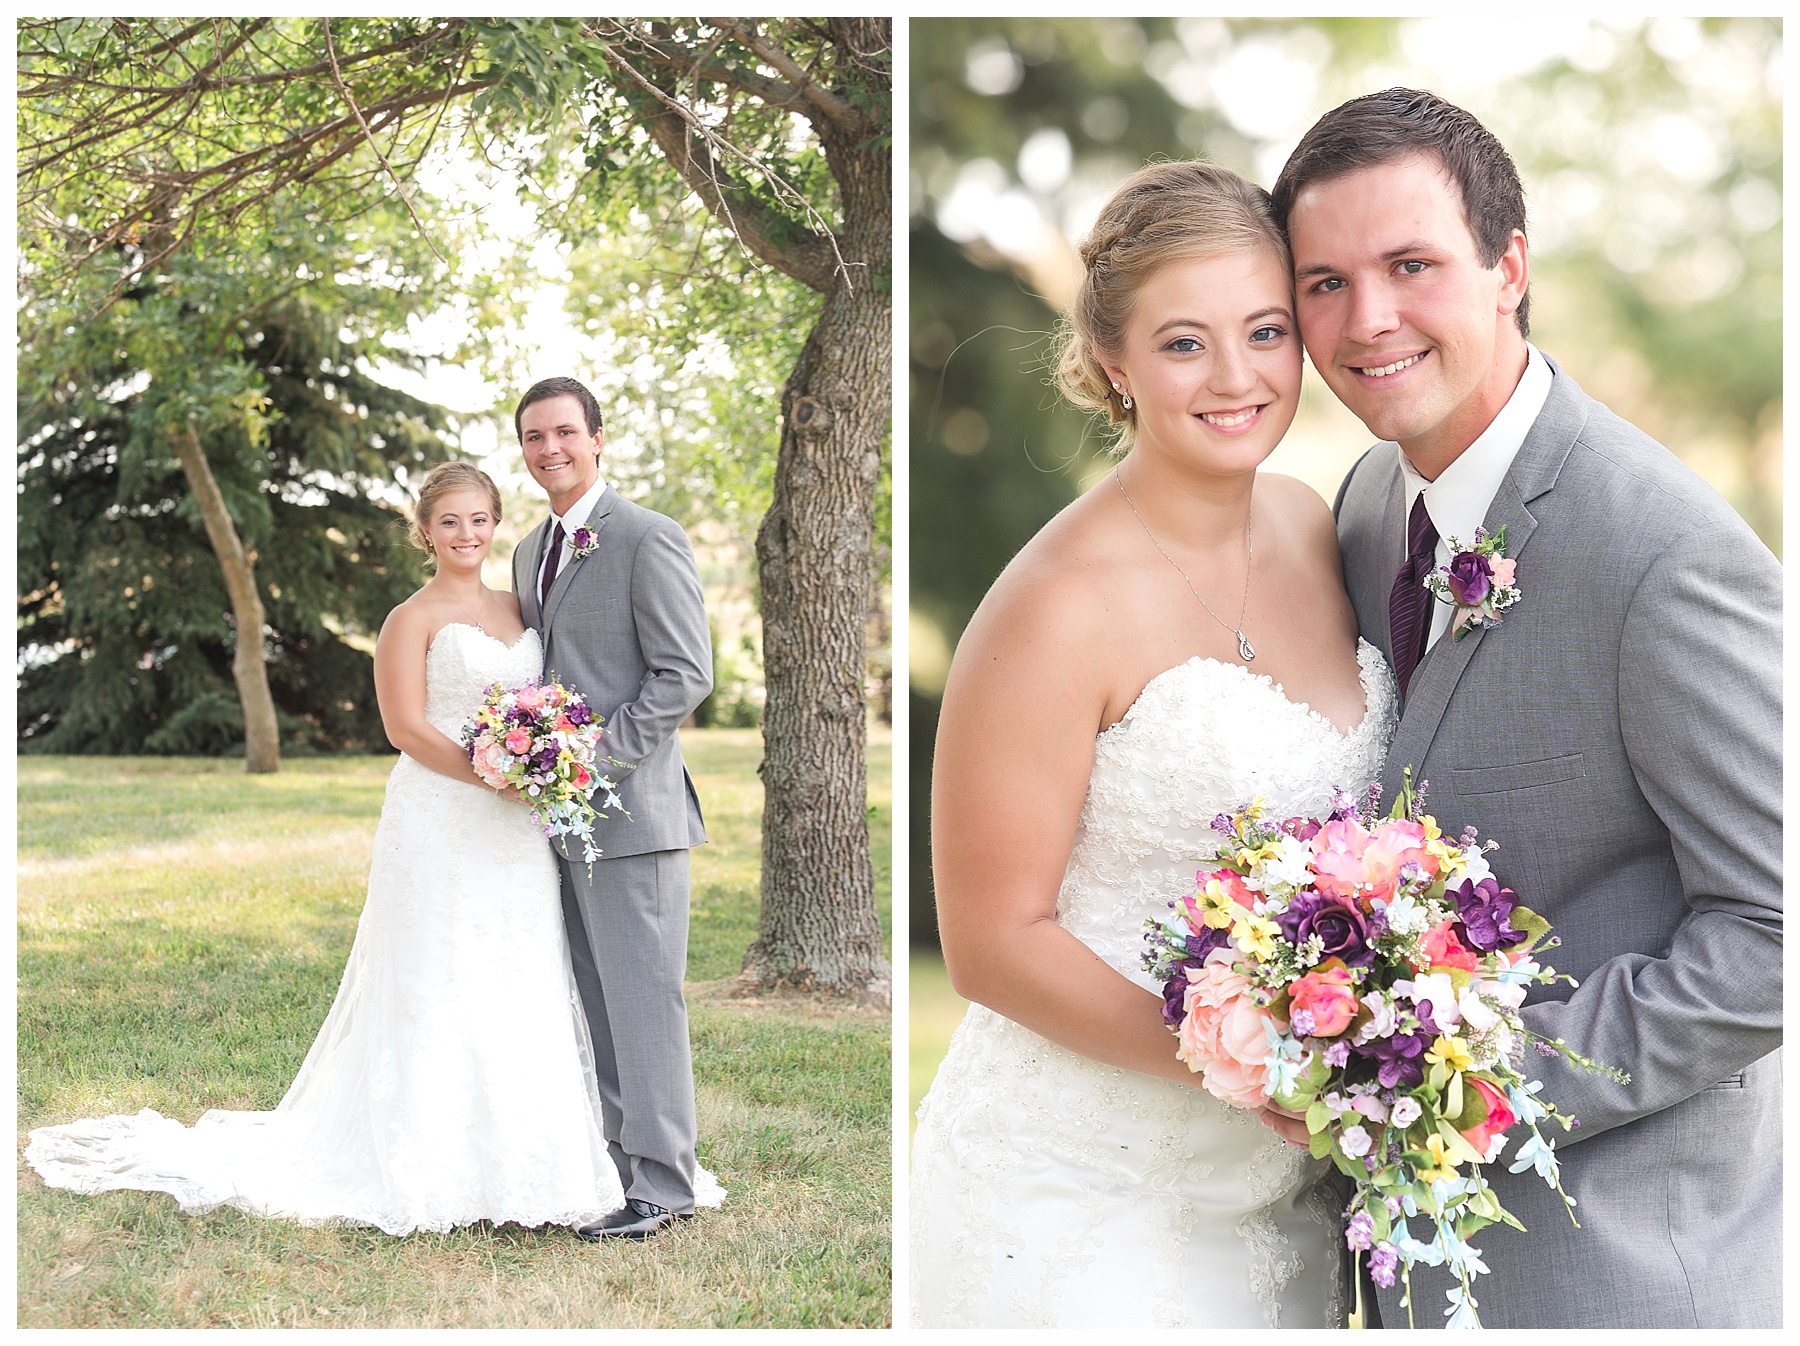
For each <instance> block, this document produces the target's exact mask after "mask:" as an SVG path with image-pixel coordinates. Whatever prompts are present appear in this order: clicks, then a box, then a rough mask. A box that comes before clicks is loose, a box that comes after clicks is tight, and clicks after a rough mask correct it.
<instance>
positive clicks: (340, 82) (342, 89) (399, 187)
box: [319, 19, 450, 266]
mask: <svg viewBox="0 0 1800 1346" xmlns="http://www.w3.org/2000/svg"><path fill="white" fill-rule="evenodd" d="M319 26H320V27H321V28H323V29H324V32H325V55H326V57H327V58H328V59H329V60H330V61H331V77H332V79H334V80H336V81H337V86H338V92H339V93H340V94H342V95H343V96H344V101H345V102H346V103H348V104H349V105H350V110H351V111H352V112H354V113H355V114H356V122H357V125H359V126H361V127H362V133H363V139H365V140H367V141H368V142H369V148H370V149H372V150H374V151H375V157H376V158H377V159H379V160H380V161H381V166H382V167H383V168H384V169H386V170H387V175H388V176H389V177H390V178H392V179H393V180H394V190H395V191H396V192H398V193H399V194H400V204H401V205H403V206H405V207H406V213H407V214H408V215H410V216H412V222H413V226H414V227H415V228H416V229H418V231H419V237H420V238H422V239H424V240H425V246H426V247H428V248H430V249H431V255H432V256H433V257H435V258H437V259H438V261H440V262H442V263H443V264H444V265H445V266H448V265H450V262H449V259H448V258H446V257H445V256H444V254H443V253H441V252H439V251H438V250H437V244H435V243H433V242H432V241H431V235H430V234H429V233H428V232H427V231H426V229H425V222H424V221H423V220H421V219H420V218H419V212H418V211H416V210H414V209H413V203H412V197H411V196H410V195H408V193H407V190H406V184H405V183H403V182H401V181H400V175H399V174H398V173H396V172H394V166H393V165H392V164H390V163H389V162H388V157H387V155H385V154H383V153H382V151H381V146H379V145H377V144H376V143H375V137H374V135H373V134H372V133H371V132H370V131H369V123H368V121H367V120H365V119H364V117H363V114H362V109H361V108H359V107H357V106H356V100H355V99H354V98H352V97H351V96H350V89H349V87H348V86H347V85H346V84H345V83H344V75H343V72H342V71H341V70H339V69H338V61H337V51H336V49H335V48H333V46H332V44H331V20H330V19H321V20H319Z"/></svg>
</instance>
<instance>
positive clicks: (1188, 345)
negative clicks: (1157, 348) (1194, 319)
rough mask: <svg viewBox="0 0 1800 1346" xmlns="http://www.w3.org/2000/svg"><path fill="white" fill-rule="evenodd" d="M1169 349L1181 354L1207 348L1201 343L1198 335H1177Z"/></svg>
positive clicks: (1191, 353) (1188, 353)
mask: <svg viewBox="0 0 1800 1346" xmlns="http://www.w3.org/2000/svg"><path fill="white" fill-rule="evenodd" d="M1168 349H1169V350H1172V351H1175V352H1176V353H1177V354H1180V355H1193V354H1194V353H1195V352H1197V351H1203V350H1205V349H1206V347H1204V346H1202V345H1201V344H1200V338H1198V337H1191V336H1183V337H1176V338H1175V339H1174V340H1173V341H1171V342H1170V343H1169V345H1168Z"/></svg>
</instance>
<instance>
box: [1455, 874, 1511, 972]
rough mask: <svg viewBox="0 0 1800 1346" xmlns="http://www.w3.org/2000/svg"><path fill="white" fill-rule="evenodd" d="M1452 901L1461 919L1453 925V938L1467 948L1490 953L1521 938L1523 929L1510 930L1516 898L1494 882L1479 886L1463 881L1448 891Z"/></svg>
mask: <svg viewBox="0 0 1800 1346" xmlns="http://www.w3.org/2000/svg"><path fill="white" fill-rule="evenodd" d="M1449 894H1450V896H1451V897H1453V898H1455V899H1456V911H1457V914H1458V915H1459V916H1461V917H1462V919H1461V920H1460V921H1458V922H1457V923H1456V926H1455V929H1456V937H1457V938H1458V939H1459V940H1461V941H1462V942H1463V944H1464V946H1466V947H1467V948H1471V949H1479V950H1480V951H1481V952H1482V953H1492V952H1493V951H1494V950H1495V949H1510V948H1512V946H1513V945H1515V944H1517V943H1519V942H1520V941H1521V940H1523V939H1524V938H1525V932H1524V931H1523V930H1514V929H1513V928H1512V913H1513V907H1514V906H1515V905H1516V904H1517V903H1518V896H1517V895H1516V894H1515V893H1514V892H1513V890H1512V889H1511V888H1502V887H1501V886H1500V884H1499V882H1498V880H1496V879H1493V878H1485V879H1483V880H1482V881H1481V882H1480V883H1479V884H1478V883H1476V882H1475V881H1474V880H1473V879H1465V880H1464V881H1463V885H1462V886H1461V887H1460V888H1452V889H1450V890H1449Z"/></svg>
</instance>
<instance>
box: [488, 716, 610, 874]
mask: <svg viewBox="0 0 1800 1346" xmlns="http://www.w3.org/2000/svg"><path fill="white" fill-rule="evenodd" d="M600 728H601V725H600V719H599V717H598V716H596V715H595V714H594V712H593V711H592V710H590V709H589V708H588V704H587V702H585V701H583V700H582V699H581V695H580V694H579V693H578V692H573V691H570V690H569V689H568V688H567V687H564V686H563V685H562V684H561V683H559V682H545V683H535V682H528V683H526V684H525V685H524V686H522V687H512V688H508V687H503V686H501V685H500V684H499V683H495V684H494V685H493V686H492V687H490V688H489V689H488V693H487V699H486V700H484V701H483V702H482V703H481V705H480V706H479V707H477V708H476V710H475V713H474V714H473V715H471V716H470V717H469V721H468V723H467V724H465V725H464V726H463V731H462V743H463V746H464V747H465V748H466V749H468V753H469V761H470V762H471V763H472V764H473V765H474V767H475V774H476V775H477V776H479V777H481V779H482V780H484V781H486V782H487V783H488V784H489V785H491V786H493V787H494V788H495V789H497V790H498V789H503V788H504V787H506V786H508V785H512V786H516V787H518V790H519V792H520V793H521V794H523V795H524V796H525V797H526V799H527V800H529V801H530V802H531V816H532V819H533V821H535V822H536V823H537V824H538V825H539V826H540V827H542V828H543V829H544V835H545V836H547V837H561V836H572V837H575V838H578V839H579V840H580V842H581V847H582V859H583V860H585V861H586V862H587V863H588V864H589V865H592V864H593V863H594V861H596V860H598V859H599V858H600V851H599V848H598V847H596V846H595V845H594V820H595V819H597V818H603V817H605V816H606V815H605V814H603V813H601V812H599V811H598V810H597V809H595V807H594V805H593V803H592V800H591V798H590V797H591V796H592V795H593V794H594V793H595V791H597V790H605V791H606V799H605V802H606V806H607V807H608V808H622V807H623V805H622V804H621V803H620V802H619V796H618V794H617V793H616V791H617V789H618V787H617V786H616V785H615V784H614V783H613V782H612V781H610V780H608V779H607V778H606V777H605V776H602V775H601V774H600V772H599V764H598V761H597V755H598V752H599V744H600ZM566 853H567V852H566V850H565V854H566Z"/></svg>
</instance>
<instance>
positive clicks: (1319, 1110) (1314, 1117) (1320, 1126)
mask: <svg viewBox="0 0 1800 1346" xmlns="http://www.w3.org/2000/svg"><path fill="white" fill-rule="evenodd" d="M1283 1106H1285V1105H1283ZM1330 1125H1331V1109H1330V1108H1328V1107H1326V1106H1325V1100H1324V1099H1322V1098H1315V1099H1314V1100H1313V1101H1312V1105H1311V1106H1310V1107H1308V1108H1307V1110H1306V1129H1307V1131H1308V1133H1309V1134H1311V1135H1315V1136H1316V1135H1318V1134H1319V1132H1321V1131H1323V1130H1324V1129H1325V1128H1326V1127H1328V1126H1330Z"/></svg>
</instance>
